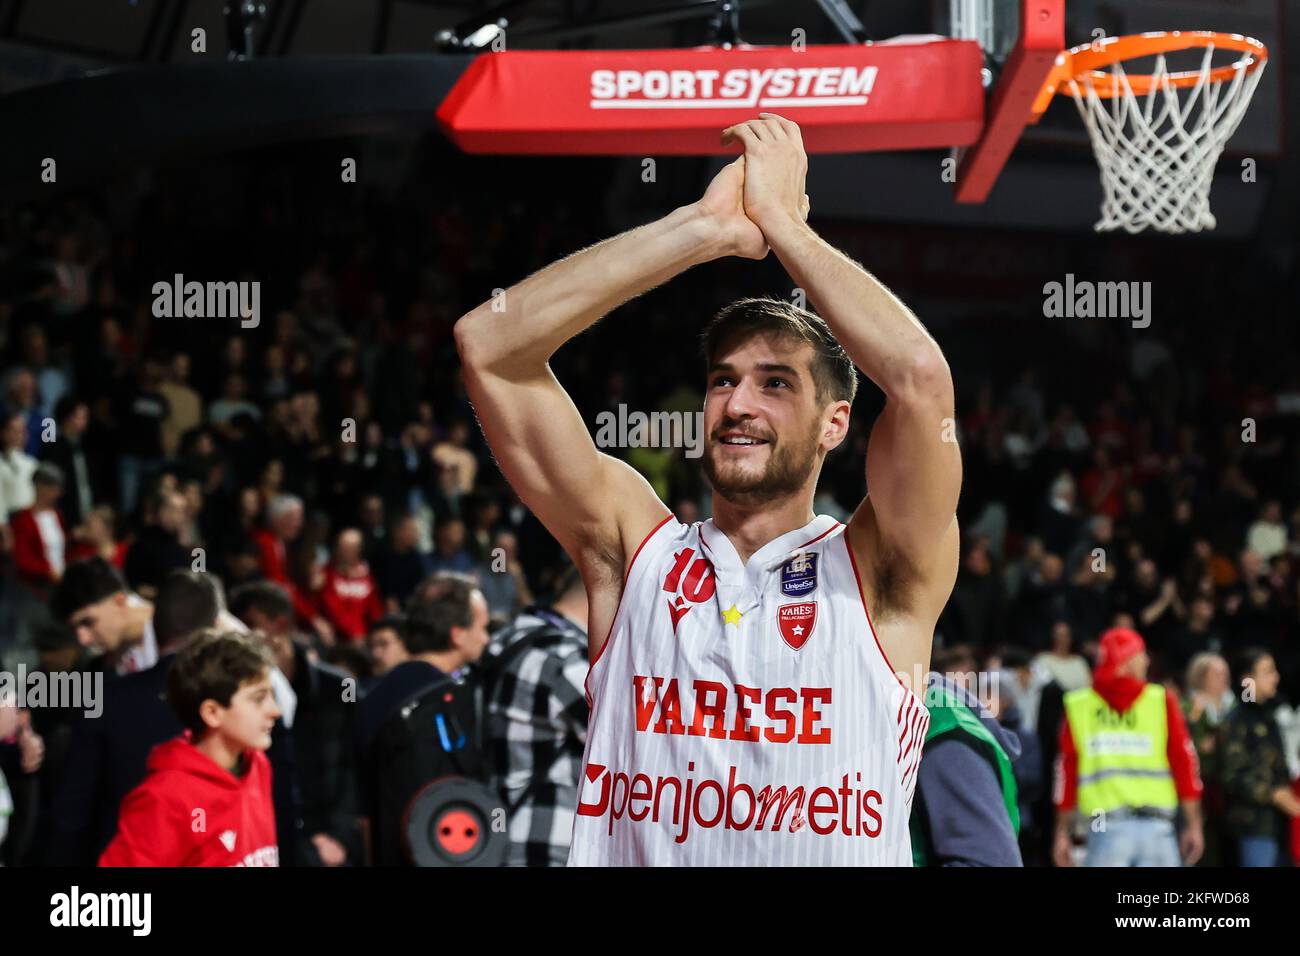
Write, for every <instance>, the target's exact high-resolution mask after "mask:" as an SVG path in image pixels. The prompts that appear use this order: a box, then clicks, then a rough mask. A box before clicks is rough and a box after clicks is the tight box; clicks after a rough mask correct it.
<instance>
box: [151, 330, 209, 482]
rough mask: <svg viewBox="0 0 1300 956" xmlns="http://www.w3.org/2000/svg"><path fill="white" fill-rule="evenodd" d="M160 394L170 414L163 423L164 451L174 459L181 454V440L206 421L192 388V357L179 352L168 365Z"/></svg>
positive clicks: (197, 394) (201, 406) (160, 387)
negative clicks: (178, 453) (179, 452)
mask: <svg viewBox="0 0 1300 956" xmlns="http://www.w3.org/2000/svg"><path fill="white" fill-rule="evenodd" d="M158 392H159V394H161V395H162V397H163V400H164V401H166V402H167V414H166V416H165V417H164V418H163V421H162V432H161V434H162V451H163V456H164V457H166V458H175V457H176V453H177V452H178V451H179V450H180V445H181V436H183V435H184V434H185V433H186V432H188V431H189V430H190V429H191V428H196V427H197V426H198V425H199V423H200V422H201V421H203V399H202V398H200V397H199V393H198V392H196V391H195V390H194V389H193V388H191V387H190V357H189V354H188V353H186V352H176V353H175V354H173V355H172V357H171V361H170V362H169V363H168V364H167V371H166V373H165V375H164V376H163V380H162V382H161V383H159V385H158Z"/></svg>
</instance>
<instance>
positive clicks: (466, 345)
mask: <svg viewBox="0 0 1300 956" xmlns="http://www.w3.org/2000/svg"><path fill="white" fill-rule="evenodd" d="M724 254H726V250H725V249H724V248H723V245H722V241H721V240H720V238H719V237H718V235H717V230H716V229H715V228H714V227H713V226H712V225H711V223H710V222H709V220H708V217H707V216H706V215H704V214H703V213H702V212H700V211H699V209H698V207H697V206H696V205H689V206H683V207H681V208H679V209H676V210H674V211H673V212H672V213H669V214H668V215H667V216H665V217H664V218H662V219H659V220H656V221H655V222H651V223H648V224H646V225H644V226H639V227H637V228H636V229H631V230H629V231H628V232H624V233H622V234H620V235H618V236H614V237H613V238H611V239H606V240H605V241H604V242H600V243H597V244H596V245H594V246H590V247H588V248H586V249H583V250H582V251H581V252H576V253H574V254H573V255H571V256H568V257H567V258H565V259H561V260H560V261H558V262H555V263H552V264H551V265H549V266H547V267H546V268H545V269H542V270H541V271H540V272H536V273H534V274H533V275H531V276H529V277H528V278H527V279H524V280H523V281H522V282H519V283H517V284H516V285H513V286H511V287H510V288H509V289H506V290H505V292H504V293H503V294H502V295H501V296H500V297H497V298H493V299H490V300H488V301H487V302H484V303H483V304H482V305H480V306H478V307H477V308H476V309H474V310H473V311H472V312H469V313H468V314H466V315H465V316H464V317H463V318H462V319H461V320H460V321H459V322H457V323H456V344H457V347H458V349H459V350H460V354H461V358H462V360H463V361H464V362H465V364H466V365H467V366H473V367H476V368H479V369H491V370H493V371H494V372H496V373H498V374H502V375H507V376H509V375H511V374H513V373H519V374H532V373H533V372H535V371H536V370H537V369H538V368H540V367H542V366H543V365H545V363H546V362H547V361H548V360H549V359H550V357H551V356H552V355H553V354H554V353H555V351H556V350H557V349H559V347H560V346H561V345H563V344H564V343H565V342H566V341H568V340H569V339H570V338H572V337H573V336H575V335H577V334H578V333H579V332H581V331H583V330H584V329H586V328H588V327H589V326H591V325H593V324H594V323H595V322H596V321H597V320H598V319H599V318H600V317H601V316H602V315H605V314H606V313H607V312H609V311H611V310H612V309H615V308H617V307H618V306H620V305H622V304H623V303H624V302H627V301H628V300H629V299H633V298H635V297H636V296H638V295H640V294H642V293H643V292H646V291H648V290H650V289H653V288H654V287H655V286H657V285H660V284H661V283H663V282H666V281H668V280H669V279H671V278H672V277H673V276H676V275H678V274H679V273H681V272H684V271H685V270H687V269H689V268H690V267H691V266H693V265H697V264H699V263H702V262H708V261H710V260H712V259H716V258H718V257H719V256H721V255H724Z"/></svg>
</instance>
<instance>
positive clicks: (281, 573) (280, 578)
mask: <svg viewBox="0 0 1300 956" xmlns="http://www.w3.org/2000/svg"><path fill="white" fill-rule="evenodd" d="M253 541H254V542H256V544H257V552H258V564H259V565H260V566H261V570H262V576H263V577H264V578H266V579H267V580H268V581H274V582H275V583H276V584H278V585H280V586H281V587H283V588H284V589H285V590H286V591H288V592H289V598H290V600H292V601H293V611H294V614H296V615H297V616H298V622H299V623H300V624H304V625H305V624H309V623H310V622H311V621H312V620H314V619H315V618H316V617H317V616H318V615H319V613H320V612H319V611H318V610H317V608H316V602H315V601H314V600H312V596H311V594H310V593H304V592H303V591H302V589H301V588H299V587H298V586H297V585H296V584H294V583H293V579H292V578H290V577H289V559H288V556H287V555H286V553H285V548H284V542H283V541H281V540H280V539H279V538H277V537H276V536H275V535H274V534H272V533H271V532H270V531H269V530H268V529H266V528H258V529H257V530H256V531H254V532H253Z"/></svg>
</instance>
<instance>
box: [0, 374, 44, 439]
mask: <svg viewBox="0 0 1300 956" xmlns="http://www.w3.org/2000/svg"><path fill="white" fill-rule="evenodd" d="M0 417H3V418H4V419H5V420H6V421H7V420H8V419H10V418H20V419H21V420H22V423H23V426H24V431H23V443H22V444H21V445H17V446H13V447H17V448H21V449H22V450H23V451H25V452H26V453H27V454H28V455H31V456H33V457H35V456H36V455H37V454H39V452H40V448H41V432H42V430H43V429H42V422H41V419H42V418H43V417H44V416H43V414H42V412H41V401H40V395H39V394H38V393H37V391H36V376H34V375H33V374H32V373H31V372H30V371H29V370H28V369H26V368H22V367H19V368H15V369H13V370H12V371H10V372H9V374H8V375H7V376H6V378H5V382H4V396H3V401H0Z"/></svg>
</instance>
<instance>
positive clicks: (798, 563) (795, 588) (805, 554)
mask: <svg viewBox="0 0 1300 956" xmlns="http://www.w3.org/2000/svg"><path fill="white" fill-rule="evenodd" d="M817 557H818V555H817V554H816V553H815V552H809V551H800V552H799V553H798V554H796V555H795V556H794V557H793V558H791V559H790V560H789V561H787V562H786V563H785V564H783V565H782V566H781V593H782V594H784V595H785V596H786V597H803V596H804V595H807V594H812V593H813V591H815V590H817Z"/></svg>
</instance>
